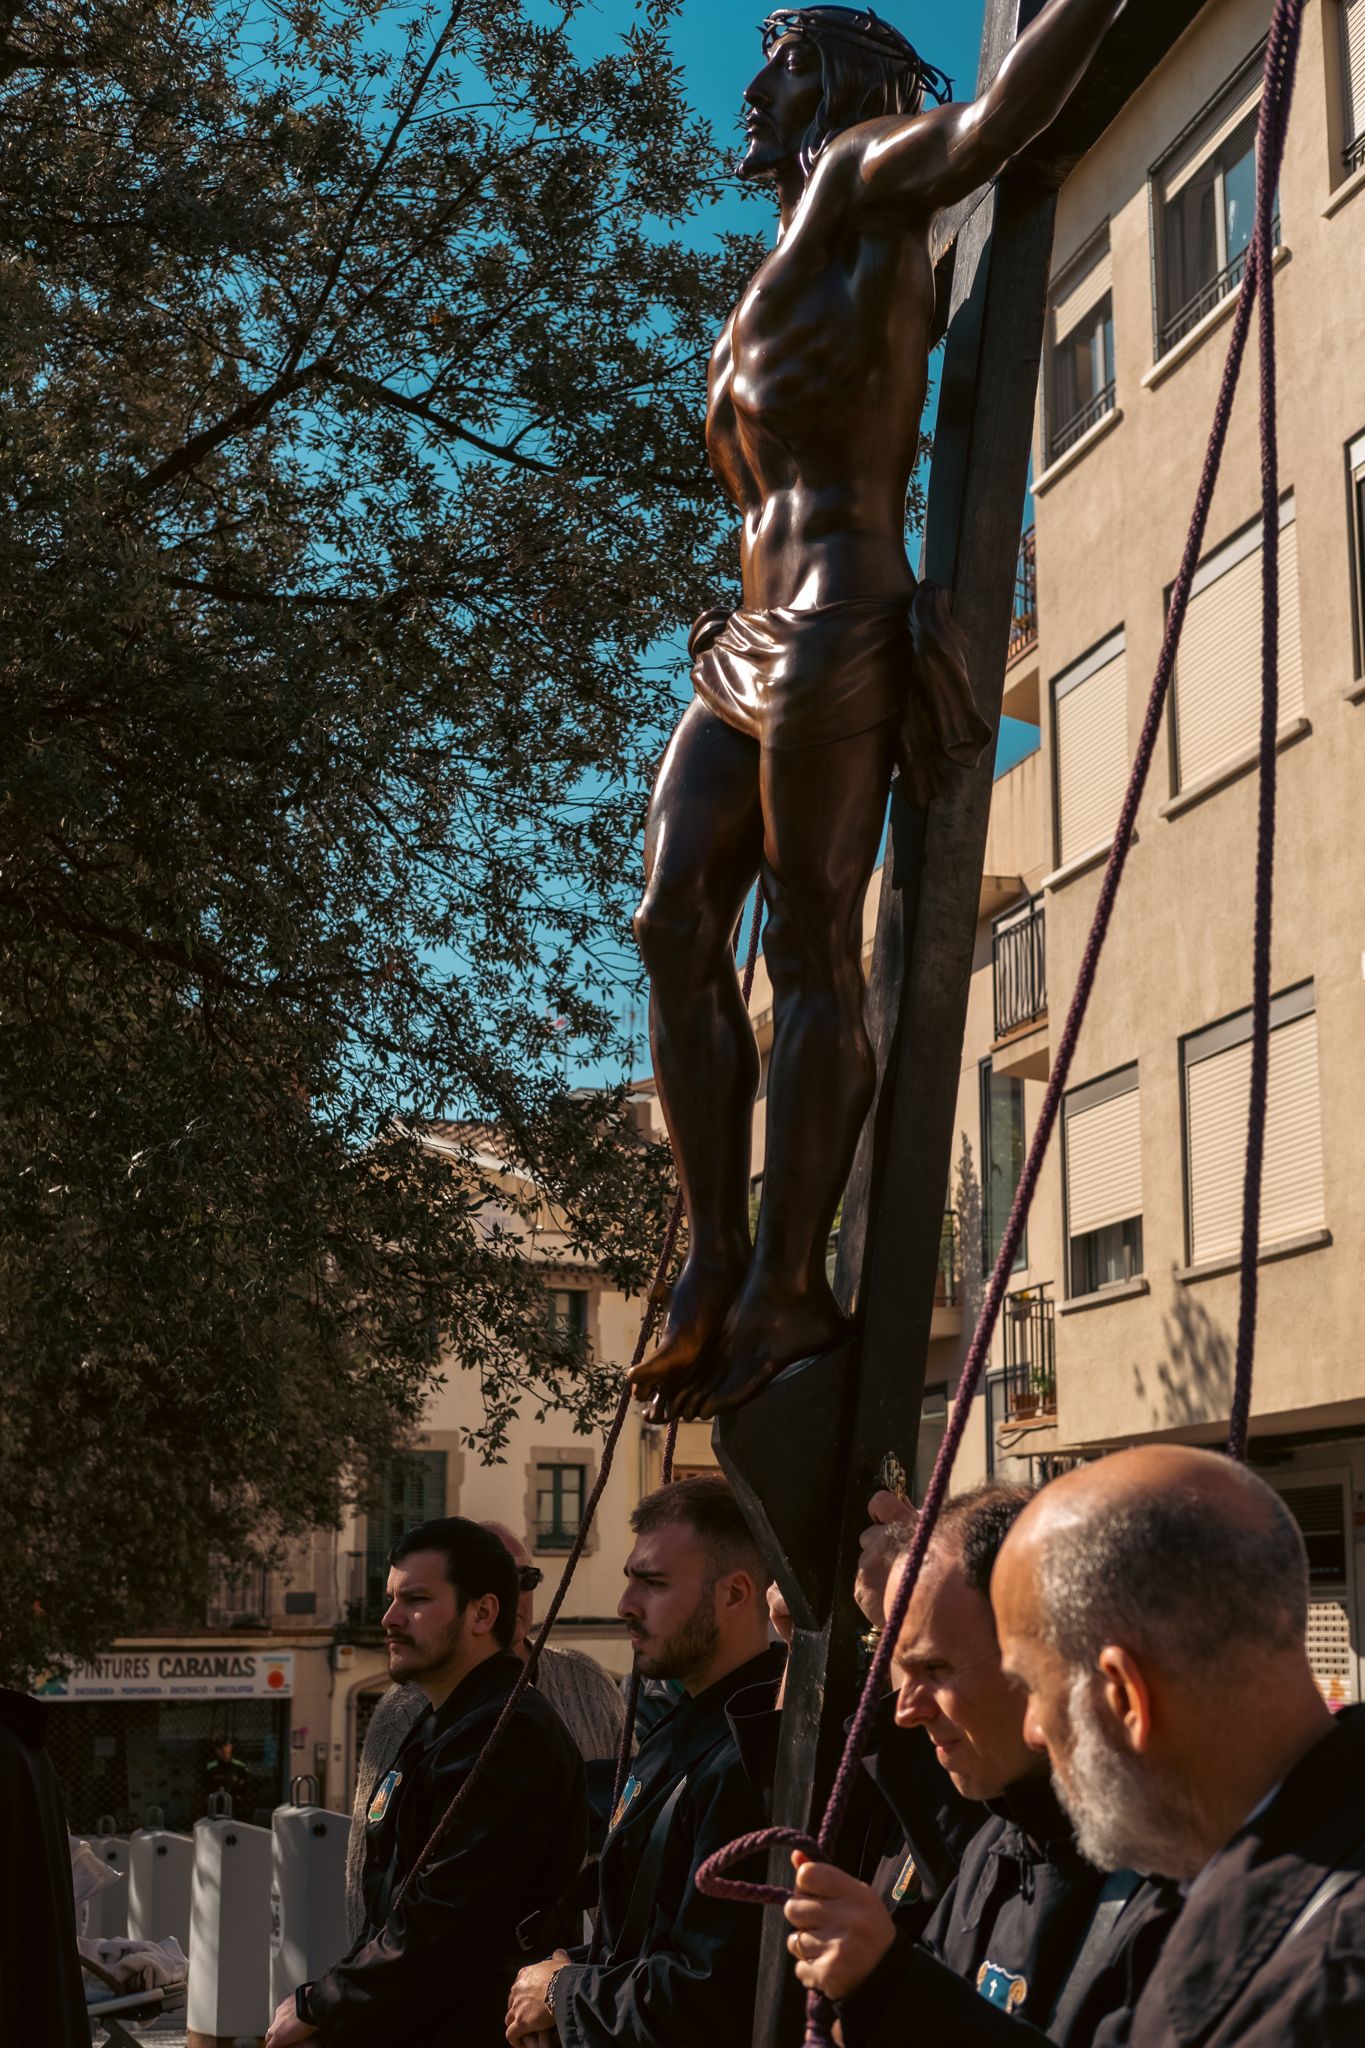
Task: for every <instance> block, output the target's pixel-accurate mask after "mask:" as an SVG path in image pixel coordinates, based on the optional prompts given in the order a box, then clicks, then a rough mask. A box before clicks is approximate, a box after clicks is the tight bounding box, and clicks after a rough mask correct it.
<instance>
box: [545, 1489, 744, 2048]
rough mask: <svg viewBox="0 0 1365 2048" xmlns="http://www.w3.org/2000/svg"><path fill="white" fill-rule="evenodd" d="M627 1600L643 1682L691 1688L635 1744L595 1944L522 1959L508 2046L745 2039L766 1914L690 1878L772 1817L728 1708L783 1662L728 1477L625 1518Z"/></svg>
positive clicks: (611, 1838)
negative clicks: (630, 1543)
mask: <svg viewBox="0 0 1365 2048" xmlns="http://www.w3.org/2000/svg"><path fill="white" fill-rule="evenodd" d="M631 1527H632V1528H633V1529H634V1531H635V1544H634V1547H633V1548H632V1550H631V1553H630V1555H629V1557H628V1558H627V1559H626V1564H625V1573H626V1590H625V1592H624V1593H623V1594H622V1595H621V1601H620V1605H619V1608H618V1610H617V1611H618V1613H619V1614H620V1616H621V1618H622V1620H623V1621H624V1622H625V1625H626V1628H627V1629H628V1631H629V1633H630V1639H631V1642H632V1644H633V1645H634V1650H635V1668H636V1670H637V1671H638V1672H639V1673H640V1674H641V1676H642V1677H645V1678H668V1679H674V1680H676V1681H677V1683H678V1684H679V1685H681V1686H682V1688H683V1692H684V1698H683V1699H682V1701H681V1702H680V1704H679V1705H678V1706H677V1707H675V1708H674V1710H673V1712H672V1713H671V1714H669V1715H668V1716H667V1718H666V1719H664V1720H663V1721H661V1722H660V1723H659V1725H658V1726H657V1727H656V1728H655V1729H653V1730H652V1731H651V1733H650V1734H649V1735H648V1736H647V1737H646V1739H645V1740H644V1742H642V1743H641V1745H640V1750H639V1754H638V1756H637V1757H636V1760H635V1768H634V1770H633V1772H632V1774H631V1776H630V1778H629V1779H628V1780H627V1782H626V1786H625V1789H624V1791H623V1793H622V1795H621V1798H620V1801H619V1803H618V1805H617V1808H616V1812H615V1814H614V1815H613V1817H612V1823H611V1830H610V1833H609V1834H608V1836H607V1842H606V1846H605V1848H604V1849H603V1851H602V1857H601V1862H600V1865H599V1871H600V1883H601V1906H600V1926H599V1928H598V1941H597V1944H596V1952H597V1953H598V1954H599V1955H600V1957H601V1960H600V1961H590V1960H589V1952H588V1950H586V1949H578V1950H576V1951H574V1952H572V1953H570V1952H569V1951H567V1950H560V1951H559V1952H557V1953H556V1954H555V1955H554V1956H551V1957H550V1958H549V1959H548V1960H547V1961H545V1962H543V1963H539V1964H536V1965H534V1966H533V1967H531V1968H529V1969H525V1970H523V1971H522V1973H521V1975H520V1977H519V1978H518V1979H517V1982H516V1984H515V1985H514V1986H513V1989H512V1999H511V2005H510V2008H509V2011H508V2014H507V2039H508V2040H509V2041H510V2042H513V2043H516V2042H536V2041H537V2038H538V2037H548V2040H549V2042H564V2043H567V2044H569V2048H606V2044H607V2043H609V2042H610V2043H613V2044H615V2043H619V2042H622V2041H629V2042H632V2043H634V2044H635V2048H697V2044H698V2043H701V2042H705V2043H706V2044H707V2048H749V2042H750V2038H751V2035H752V2033H753V2008H754V1989H755V1984H756V1981H757V1973H758V1950H759V1941H760V1936H761V1931H762V1925H761V1917H760V1915H759V1914H757V1913H748V1912H744V1911H736V1910H735V1908H734V1907H733V1906H732V1905H730V1904H728V1903H727V1902H726V1901H724V1900H720V1899H709V1898H705V1897H703V1895H702V1894H701V1893H700V1892H699V1891H698V1890H697V1888H696V1885H695V1883H694V1878H695V1875H696V1872H697V1870H698V1868H699V1867H700V1865H701V1864H702V1863H704V1862H705V1860H706V1858H707V1857H708V1856H709V1855H711V1853H712V1852H713V1851H714V1850H716V1849H719V1848H722V1847H723V1846H724V1845H725V1843H727V1842H732V1841H733V1840H734V1839H735V1837H736V1836H737V1835H742V1834H747V1833H749V1832H751V1831H752V1830H753V1829H754V1828H759V1827H762V1826H763V1825H764V1824H765V1819H766V1816H765V1813H764V1810H763V1804H762V1800H761V1798H760V1797H759V1795H758V1793H757V1792H756V1791H755V1790H754V1789H753V1787H752V1785H751V1784H750V1781H749V1778H748V1775H747V1773H746V1772H745V1770H744V1766H743V1765H742V1763H741V1762H740V1758H739V1751H738V1749H737V1748H736V1746H735V1742H734V1738H733V1737H732V1735H731V1733H730V1729H729V1724H728V1722H727V1720H726V1713H725V1710H726V1707H727V1705H728V1703H729V1701H730V1699H731V1698H732V1696H733V1695H734V1694H735V1693H736V1692H738V1691H739V1690H741V1689H742V1688H743V1687H745V1686H750V1685H754V1684H757V1683H759V1682H761V1681H762V1680H764V1679H770V1678H772V1677H773V1676H774V1675H775V1674H776V1673H778V1672H780V1670H781V1668H782V1663H783V1654H784V1653H783V1652H782V1651H781V1650H780V1649H777V1648H773V1647H770V1646H769V1642H768V1605H767V1598H766V1588H767V1583H768V1570H767V1566H766V1564H765V1562H764V1559H763V1554H762V1552H761V1551H760V1550H759V1548H758V1545H757V1544H756V1543H755V1541H754V1539H753V1537H752V1535H751V1534H750V1533H749V1529H748V1525H747V1524H746V1522H745V1520H744V1517H743V1515H742V1514H741V1513H740V1510H739V1507H738V1505H737V1504H736V1501H735V1499H734V1496H733V1495H732V1493H731V1492H730V1489H729V1487H728V1486H727V1485H726V1483H725V1481H724V1480H723V1479H722V1478H721V1477H720V1476H719V1475H717V1476H716V1477H714V1478H711V1477H709V1476H707V1475H699V1476H697V1477H694V1478H690V1479H681V1480H678V1481H676V1482H675V1483H674V1484H673V1485H671V1486H665V1487H661V1488H660V1489H659V1490H658V1492H657V1493H652V1494H649V1495H647V1496H646V1498H645V1499H644V1500H642V1501H641V1502H640V1504H639V1506H638V1507H637V1508H636V1510H635V1513H634V1514H633V1515H632V1517H631Z"/></svg>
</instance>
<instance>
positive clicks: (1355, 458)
mask: <svg viewBox="0 0 1365 2048" xmlns="http://www.w3.org/2000/svg"><path fill="white" fill-rule="evenodd" d="M1361 5H1362V6H1365V0H1361ZM1351 475H1352V476H1353V477H1355V478H1359V477H1365V434H1362V435H1361V437H1360V439H1359V440H1358V441H1353V442H1352V443H1351Z"/></svg>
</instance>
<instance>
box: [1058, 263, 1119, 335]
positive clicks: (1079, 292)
mask: <svg viewBox="0 0 1365 2048" xmlns="http://www.w3.org/2000/svg"><path fill="white" fill-rule="evenodd" d="M1113 287H1114V260H1113V257H1112V255H1111V254H1110V251H1109V248H1108V245H1107V244H1106V246H1105V248H1104V249H1103V250H1102V251H1101V253H1100V255H1099V256H1098V257H1097V258H1096V259H1095V261H1094V262H1093V263H1092V264H1091V265H1090V268H1089V269H1088V270H1087V271H1086V272H1085V274H1084V275H1083V276H1081V277H1078V278H1077V277H1073V278H1072V279H1071V280H1070V282H1069V283H1068V284H1067V288H1066V290H1065V291H1064V292H1063V293H1062V294H1061V295H1060V296H1059V297H1058V299H1057V300H1056V302H1055V304H1054V306H1053V309H1052V322H1053V327H1052V331H1053V335H1054V337H1055V338H1056V340H1058V341H1065V339H1066V337H1067V335H1068V334H1070V333H1071V330H1072V329H1073V328H1074V327H1079V325H1080V323H1081V321H1082V320H1084V318H1085V316H1086V314H1087V313H1092V312H1093V311H1094V309H1095V307H1096V306H1098V304H1099V303H1100V300H1101V299H1103V298H1106V297H1107V296H1108V294H1109V293H1110V292H1111V291H1112V290H1113Z"/></svg>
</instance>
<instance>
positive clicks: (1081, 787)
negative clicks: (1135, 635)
mask: <svg viewBox="0 0 1365 2048" xmlns="http://www.w3.org/2000/svg"><path fill="white" fill-rule="evenodd" d="M1075 673H1076V672H1075V671H1072V676H1073V677H1074V676H1075ZM1054 687H1055V691H1056V696H1055V704H1056V718H1055V745H1056V750H1057V858H1058V860H1059V861H1060V862H1061V863H1062V864H1063V865H1065V863H1066V862H1067V861H1070V860H1076V859H1078V858H1079V857H1080V856H1081V855H1082V854H1085V853H1091V852H1094V851H1095V850H1097V849H1098V848H1100V847H1103V846H1107V845H1108V844H1109V842H1110V840H1111V839H1112V838H1113V836H1114V827H1115V826H1116V825H1117V823H1118V817H1119V811H1120V809H1121V808H1122V805H1123V793H1124V790H1125V789H1126V788H1127V786H1128V774H1129V768H1130V765H1131V764H1130V761H1129V754H1128V664H1127V659H1126V657H1125V654H1124V650H1123V643H1122V640H1120V641H1119V643H1118V646H1117V648H1116V649H1115V650H1114V651H1113V653H1112V655H1111V656H1110V658H1108V659H1106V660H1103V661H1101V662H1100V663H1099V664H1098V665H1097V666H1094V667H1088V672H1087V673H1085V674H1083V675H1081V676H1080V677H1079V678H1078V679H1076V680H1072V679H1071V677H1062V678H1060V679H1059V680H1058V682H1057V683H1056V685H1055V686H1054Z"/></svg>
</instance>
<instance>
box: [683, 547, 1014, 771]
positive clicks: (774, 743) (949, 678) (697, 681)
mask: <svg viewBox="0 0 1365 2048" xmlns="http://www.w3.org/2000/svg"><path fill="white" fill-rule="evenodd" d="M688 644H689V649H690V651H691V653H692V654H693V656H694V660H693V665H692V685H693V688H694V689H695V691H696V693H697V695H698V696H699V697H700V698H701V700H702V702H703V703H704V704H705V705H706V706H707V707H708V708H709V709H710V710H712V711H714V712H715V714H716V716H717V718H720V719H723V720H724V722H725V724H726V725H728V726H731V727H733V729H734V730H735V731H736V732H742V733H745V734H747V735H748V737H749V738H750V739H754V740H757V741H758V743H759V745H760V746H763V747H818V746H825V745H828V744H829V743H830V742H831V741H834V740H843V739H851V738H852V737H853V736H854V735H855V734H857V733H862V732H871V731H874V730H875V729H876V728H877V727H878V726H883V725H887V724H890V723H892V722H894V723H895V725H896V727H897V746H896V765H897V766H898V767H899V769H900V771H901V774H902V777H903V778H904V782H905V793H906V795H907V797H909V799H910V801H911V802H913V803H920V802H927V801H928V799H929V798H930V797H931V796H933V795H934V794H935V792H936V791H937V789H938V788H939V786H940V784H941V780H942V768H943V763H944V762H945V761H956V762H958V763H960V764H961V765H963V766H966V767H971V766H973V765H974V764H975V763H976V762H977V761H978V760H979V759H980V757H981V753H982V750H983V749H984V748H985V747H986V746H987V745H988V744H989V742H990V738H991V733H990V728H989V726H988V725H987V724H986V721H985V720H984V719H983V718H982V716H981V714H980V712H979V711H978V710H977V708H976V701H975V699H974V697H973V695H972V687H971V682H970V679H969V677H968V674H967V659H966V643H965V641H964V640H963V637H962V634H961V633H960V631H959V630H958V627H957V626H956V624H955V623H954V620H953V616H952V611H951V609H950V607H949V603H948V596H947V592H946V591H943V590H941V589H939V588H938V587H937V586H935V585H934V584H930V583H921V584H920V585H919V587H918V589H917V590H916V592H915V595H914V598H913V599H912V600H911V602H910V603H908V604H888V603H886V602H885V601H884V600H882V599H861V598H851V599H846V600H844V601H842V602H840V603H837V604H827V605H820V606H818V607H817V608H816V609H815V610H813V611H791V610H787V609H785V608H781V609H778V610H775V611H764V612H759V611H733V612H730V613H728V614H727V613H725V612H719V611H716V612H706V613H703V615H702V617H701V618H700V619H698V621H697V623H696V625H695V626H694V627H693V629H692V636H691V639H690V641H689V643H688Z"/></svg>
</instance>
